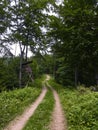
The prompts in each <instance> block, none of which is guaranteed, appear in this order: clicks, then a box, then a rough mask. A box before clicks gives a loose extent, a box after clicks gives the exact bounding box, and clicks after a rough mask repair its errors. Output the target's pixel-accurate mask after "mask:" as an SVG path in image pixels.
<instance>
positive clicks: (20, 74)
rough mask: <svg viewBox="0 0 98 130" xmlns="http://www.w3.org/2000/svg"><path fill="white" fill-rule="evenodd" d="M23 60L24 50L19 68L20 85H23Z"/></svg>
mask: <svg viewBox="0 0 98 130" xmlns="http://www.w3.org/2000/svg"><path fill="white" fill-rule="evenodd" d="M22 62H23V52H21V55H20V69H19V87H20V88H21V87H22Z"/></svg>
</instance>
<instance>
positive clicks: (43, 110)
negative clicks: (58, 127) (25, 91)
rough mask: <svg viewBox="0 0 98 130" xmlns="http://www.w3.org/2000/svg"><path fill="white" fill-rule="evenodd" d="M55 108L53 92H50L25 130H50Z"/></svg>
mask: <svg viewBox="0 0 98 130" xmlns="http://www.w3.org/2000/svg"><path fill="white" fill-rule="evenodd" d="M53 108H54V97H53V94H52V91H51V90H48V92H47V94H46V96H45V98H44V99H43V101H42V103H41V104H40V105H39V106H38V108H37V110H36V111H35V113H34V115H33V116H32V117H31V118H30V119H29V121H28V123H27V124H26V126H25V127H24V129H23V130H48V129H49V124H50V121H51V115H52V112H53Z"/></svg>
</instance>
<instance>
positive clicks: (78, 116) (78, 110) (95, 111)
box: [50, 81, 98, 130]
mask: <svg viewBox="0 0 98 130" xmlns="http://www.w3.org/2000/svg"><path fill="white" fill-rule="evenodd" d="M50 84H51V86H53V87H55V89H57V90H58V93H59V95H60V99H61V102H62V105H63V108H64V112H65V116H66V118H67V123H68V130H97V129H98V93H97V92H91V91H90V90H89V89H86V88H84V87H81V88H80V89H78V90H76V89H69V88H63V87H62V86H60V85H59V84H57V83H55V82H54V81H50Z"/></svg>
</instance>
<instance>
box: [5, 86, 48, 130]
mask: <svg viewBox="0 0 98 130" xmlns="http://www.w3.org/2000/svg"><path fill="white" fill-rule="evenodd" d="M46 92H47V88H46V87H44V88H43V90H42V92H41V94H40V96H39V97H38V98H37V99H36V101H35V102H34V103H33V104H32V105H31V106H30V107H29V108H27V109H26V111H25V112H24V113H23V114H22V115H21V116H19V117H16V118H15V119H14V120H13V121H12V122H10V123H9V125H8V126H7V127H6V128H5V129H4V130H22V129H23V127H24V126H25V124H26V123H27V121H28V120H29V118H30V117H31V116H32V115H33V114H34V112H35V110H36V109H37V107H38V106H39V104H40V103H41V102H42V100H43V98H44V97H45V95H46Z"/></svg>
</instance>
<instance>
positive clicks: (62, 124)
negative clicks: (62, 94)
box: [47, 76, 67, 130]
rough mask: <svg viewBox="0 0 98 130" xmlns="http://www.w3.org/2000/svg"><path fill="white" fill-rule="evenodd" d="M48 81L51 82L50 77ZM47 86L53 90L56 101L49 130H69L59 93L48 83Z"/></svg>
mask: <svg viewBox="0 0 98 130" xmlns="http://www.w3.org/2000/svg"><path fill="white" fill-rule="evenodd" d="M47 79H48V80H49V79H50V77H49V76H47ZM47 86H48V87H49V88H50V89H51V90H52V92H53V95H54V99H55V108H54V111H53V115H52V121H51V123H50V127H49V128H50V130H67V123H66V120H65V117H64V113H63V110H62V106H61V103H60V99H59V96H58V93H57V92H56V91H55V90H54V89H53V88H52V87H51V86H50V85H49V84H48V83H47Z"/></svg>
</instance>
